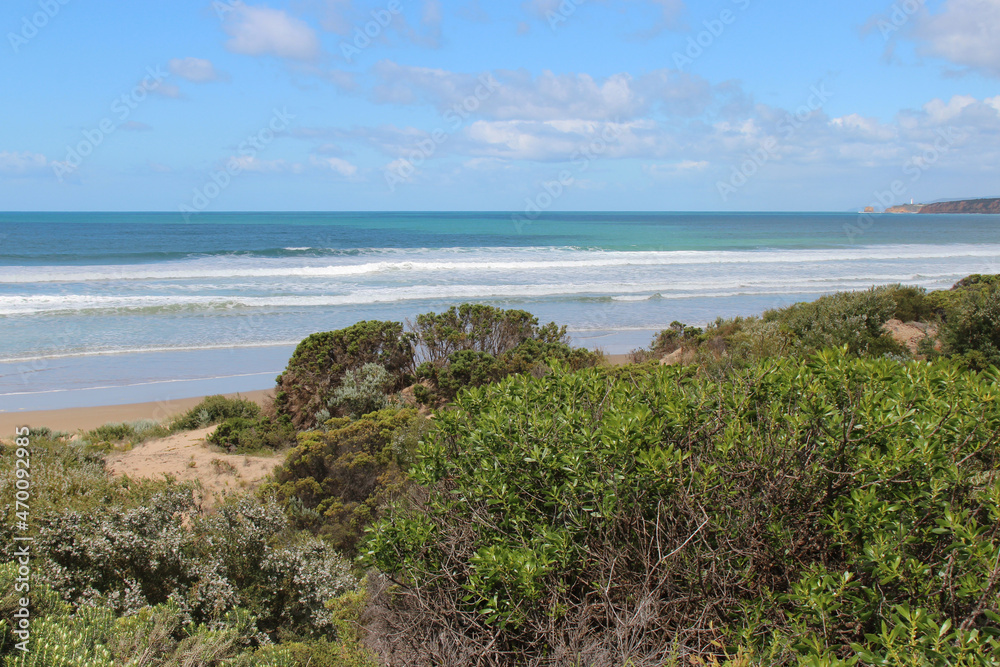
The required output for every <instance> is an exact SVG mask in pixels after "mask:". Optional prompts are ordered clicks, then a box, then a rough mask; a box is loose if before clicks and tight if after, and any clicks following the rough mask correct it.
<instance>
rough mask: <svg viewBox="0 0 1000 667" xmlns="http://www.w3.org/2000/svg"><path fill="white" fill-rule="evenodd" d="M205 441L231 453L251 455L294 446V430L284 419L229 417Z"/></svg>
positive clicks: (286, 419)
mask: <svg viewBox="0 0 1000 667" xmlns="http://www.w3.org/2000/svg"><path fill="white" fill-rule="evenodd" d="M206 439H207V440H208V442H210V443H212V444H213V445H216V446H218V447H222V448H224V449H225V450H226V451H228V452H229V453H231V454H252V453H254V452H260V451H274V450H278V449H283V448H285V447H288V446H290V445H293V444H295V429H294V428H293V427H292V425H291V422H290V420H289V419H288V418H287V417H278V418H271V417H263V416H262V417H254V418H246V417H230V418H228V419H226V420H225V421H224V422H222V423H221V424H219V426H218V428H216V429H215V430H214V431H212V433H211V434H209V436H208V438H206Z"/></svg>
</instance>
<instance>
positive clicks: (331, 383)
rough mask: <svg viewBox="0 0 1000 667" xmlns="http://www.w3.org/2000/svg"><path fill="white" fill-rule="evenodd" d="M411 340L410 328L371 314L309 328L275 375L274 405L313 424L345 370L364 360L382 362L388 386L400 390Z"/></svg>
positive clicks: (296, 421) (302, 424)
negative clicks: (330, 327)
mask: <svg viewBox="0 0 1000 667" xmlns="http://www.w3.org/2000/svg"><path fill="white" fill-rule="evenodd" d="M413 344H414V336H413V334H410V333H404V332H403V325H402V324H400V323H398V322H378V321H373V320H372V321H365V322H358V323H357V324H355V325H353V326H350V327H347V328H346V329H339V330H337V331H327V332H324V333H316V334H312V335H311V336H309V337H308V338H306V339H305V340H303V341H302V342H301V343H299V345H298V347H297V348H295V353H294V354H293V355H292V358H291V359H290V360H289V362H288V367H287V368H286V369H285V371H284V372H283V373H282V374H281V375H279V376H278V379H277V382H278V388H277V389H278V391H277V394H276V395H275V407H276V408H277V410H278V413H279V414H280V415H286V416H288V417H289V418H290V419H291V420H292V424H293V425H294V426H295V427H296V428H309V427H313V426H315V425H316V424H317V419H316V415H317V414H318V413H319V412H320V411H321V410H324V409H326V405H327V403H328V402H329V401H330V399H331V398H332V397H333V394H334V392H335V391H336V390H337V388H338V387H339V386H340V384H341V381H342V379H343V377H344V374H345V373H346V372H347V371H351V370H358V369H360V368H362V367H363V366H364V365H365V364H378V365H380V366H382V367H383V368H384V369H385V370H386V371H387V372H388V373H389V375H390V376H391V377H392V382H391V384H390V385H389V386H388V388H387V389H388V391H390V392H396V391H400V390H401V389H403V388H404V387H406V386H407V384H409V380H410V375H409V373H410V372H411V370H412V366H413Z"/></svg>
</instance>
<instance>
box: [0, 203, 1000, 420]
mask: <svg viewBox="0 0 1000 667" xmlns="http://www.w3.org/2000/svg"><path fill="white" fill-rule="evenodd" d="M977 272H979V273H982V272H993V273H998V272H1000V216H973V215H968V216H950V215H943V216H939V215H879V216H874V217H872V218H869V219H868V220H863V219H860V218H859V215H858V214H856V213H822V214H816V213H735V214H732V213H726V214H715V213H608V212H601V213H551V214H543V215H541V216H540V217H538V218H537V219H535V220H530V221H527V222H524V221H522V220H519V219H518V218H517V217H514V216H512V215H511V214H510V213H216V214H209V213H205V214H200V215H198V216H195V217H192V218H191V219H190V220H189V221H185V220H183V219H182V218H181V217H180V216H179V215H178V214H172V213H2V214H0V411H12V410H27V409H50V408H59V407H71V406H85V405H98V404H110V403H124V402H140V401H158V400H169V399H171V398H178V397H182V396H194V395H201V394H205V393H214V392H225V391H243V390H249V389H258V388H267V387H270V386H272V384H273V380H274V376H275V375H276V374H277V373H278V372H279V371H280V370H281V369H282V368H283V367H284V364H285V362H286V361H287V359H288V357H289V355H290V354H291V351H292V349H293V348H294V345H295V344H296V343H297V342H298V341H299V340H301V339H302V338H303V337H305V336H307V335H308V334H310V333H312V332H315V331H323V330H329V329H335V328H340V327H343V326H347V325H349V324H352V323H354V322H356V321H358V320H363V319H391V320H397V321H404V320H406V319H407V318H409V319H412V318H414V317H415V316H416V315H417V314H419V313H424V312H429V311H438V310H442V309H444V308H447V307H448V306H450V305H453V304H458V303H461V302H464V301H476V302H483V303H490V304H493V305H496V306H501V307H505V308H523V309H526V310H529V311H531V312H533V313H535V314H536V315H537V316H538V317H539V318H540V319H541V320H543V321H549V320H555V321H557V322H559V323H563V324H566V325H568V326H569V330H570V333H571V334H572V336H573V338H574V340H575V341H576V342H577V343H578V344H582V345H586V346H588V347H600V348H603V349H604V350H605V351H606V352H609V353H618V352H627V351H629V350H630V349H633V348H635V347H639V346H642V345H645V344H647V343H648V341H649V339H650V338H651V335H652V333H653V332H654V331H656V330H659V329H661V328H663V327H665V326H666V325H668V324H669V323H670V322H672V321H674V320H680V321H683V322H685V323H689V324H703V323H705V322H708V321H710V320H713V319H715V318H716V317H718V316H732V315H737V314H743V315H747V314H755V313H760V312H762V311H763V310H765V309H766V308H770V307H775V306H782V305H786V304H789V303H793V302H795V301H803V300H809V299H812V298H815V297H816V296H819V295H821V294H825V293H829V292H833V291H837V290H845V289H862V288H866V287H869V286H871V285H877V284H888V283H896V282H902V283H908V284H917V285H923V286H925V287H928V288H942V287H948V286H950V285H951V284H953V283H954V282H955V281H956V280H957V279H959V278H961V277H963V276H965V275H967V274H969V273H977Z"/></svg>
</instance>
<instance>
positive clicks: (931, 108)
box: [924, 95, 976, 123]
mask: <svg viewBox="0 0 1000 667" xmlns="http://www.w3.org/2000/svg"><path fill="white" fill-rule="evenodd" d="M975 102H976V98H975V97H972V96H971V95H955V96H954V97H952V98H951V99H950V100H948V102H947V103H945V102H944V101H942V100H940V99H938V98H934V99H933V100H931V101H930V102H928V103H927V104H925V105H924V111H925V112H927V116H928V117H929V118H930V120H931V122H933V123H944V122H947V121H949V120H951V119H953V118H955V117H956V116H958V115H959V114H961V113H962V110H963V109H965V108H966V107H967V106H969V105H971V104H975Z"/></svg>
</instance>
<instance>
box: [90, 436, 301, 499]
mask: <svg viewBox="0 0 1000 667" xmlns="http://www.w3.org/2000/svg"><path fill="white" fill-rule="evenodd" d="M215 428H216V427H215V426H210V427H208V428H200V429H196V430H194V431H185V432H183V433H177V434H174V435H170V436H167V437H165V438H155V439H152V440H147V441H146V442H144V443H141V444H139V445H136V446H135V447H134V448H133V449H131V450H129V451H127V452H116V453H113V454H110V455H109V456H108V457H107V459H106V461H107V465H108V470H109V471H110V472H111V474H113V475H119V476H120V475H128V476H129V477H132V478H145V479H160V478H162V477H163V476H164V475H171V476H173V477H175V478H176V479H177V480H179V481H182V482H194V481H198V482H201V487H202V495H201V504H202V507H204V508H209V507H212V506H213V505H214V504H215V503H216V502H217V501H218V499H219V497H220V496H221V495H222V494H225V493H232V492H237V491H247V490H250V489H253V488H254V487H256V486H257V485H259V484H260V482H261V480H263V479H264V478H265V477H267V476H268V475H269V474H270V473H271V471H272V470H274V469H275V467H277V466H278V464H280V463H281V462H282V461H283V460H284V457H283V456H282V455H281V454H275V455H272V456H244V455H242V454H226V453H224V452H222V451H220V450H218V449H217V448H215V447H213V446H212V445H210V444H208V443H207V442H205V438H206V437H208V435H209V434H210V433H211V432H212V431H213V430H215Z"/></svg>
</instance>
